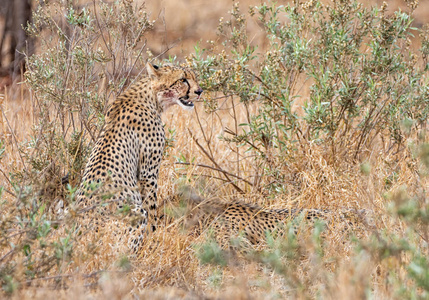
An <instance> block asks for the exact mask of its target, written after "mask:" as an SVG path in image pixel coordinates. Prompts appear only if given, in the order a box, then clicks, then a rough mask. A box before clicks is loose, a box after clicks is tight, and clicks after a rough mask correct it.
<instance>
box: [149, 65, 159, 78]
mask: <svg viewBox="0 0 429 300" xmlns="http://www.w3.org/2000/svg"><path fill="white" fill-rule="evenodd" d="M146 69H147V73H148V74H149V77H150V78H158V77H159V75H160V74H159V67H158V66H156V65H152V64H151V63H147V64H146Z"/></svg>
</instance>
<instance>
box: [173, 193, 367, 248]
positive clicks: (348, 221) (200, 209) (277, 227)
mask: <svg viewBox="0 0 429 300" xmlns="http://www.w3.org/2000/svg"><path fill="white" fill-rule="evenodd" d="M180 196H181V197H182V198H183V199H184V200H185V201H186V202H187V203H188V204H189V205H190V207H191V210H190V211H191V213H190V214H191V215H192V217H190V218H188V219H190V220H191V225H193V224H192V223H194V222H195V220H196V222H197V223H199V226H200V228H201V229H203V230H205V229H207V228H213V229H214V230H215V234H216V235H220V236H223V237H225V236H226V237H227V240H229V237H231V236H232V235H237V234H241V233H244V235H245V237H246V238H247V239H248V240H249V241H250V242H251V243H252V244H259V243H260V242H263V241H265V239H266V234H267V233H273V232H275V231H277V232H279V231H280V233H281V231H282V230H283V229H285V228H287V225H288V223H290V222H292V223H294V221H296V219H301V220H302V221H307V222H310V223H314V222H315V221H316V220H320V221H322V222H325V224H326V225H327V226H328V228H331V229H332V228H335V229H336V230H341V231H353V232H354V233H357V232H358V231H362V230H361V229H363V228H369V227H371V226H373V220H372V214H371V212H370V211H368V210H365V209H361V210H357V209H339V210H338V211H332V210H328V209H293V208H292V209H272V210H266V209H262V208H261V207H258V206H256V205H249V204H246V203H244V202H241V201H234V202H231V203H229V202H224V201H222V200H220V199H218V198H210V199H204V198H202V197H201V196H199V195H198V194H197V193H195V191H193V190H192V189H190V188H189V187H184V188H182V189H181V191H180ZM299 223H300V222H295V224H293V230H294V233H295V234H298V233H299V229H300V226H299ZM188 225H189V224H188Z"/></svg>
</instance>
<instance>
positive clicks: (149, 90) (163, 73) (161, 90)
mask: <svg viewBox="0 0 429 300" xmlns="http://www.w3.org/2000/svg"><path fill="white" fill-rule="evenodd" d="M147 72H148V76H147V77H145V78H143V79H142V80H141V81H139V82H138V83H136V84H134V85H132V86H130V87H129V88H128V90H127V91H126V92H124V93H123V94H121V95H119V96H118V97H117V98H116V100H115V101H114V102H113V104H112V105H111V107H110V108H109V109H108V112H107V114H106V117H105V125H104V128H103V130H102V131H101V133H100V135H99V137H98V140H97V142H96V144H95V146H94V148H93V149H92V152H91V155H90V157H89V160H88V162H87V165H86V168H85V171H84V174H83V178H82V182H81V184H80V187H79V189H78V191H77V196H76V203H77V205H78V207H79V208H80V209H81V212H82V214H83V217H82V218H83V219H85V220H86V222H85V224H87V225H85V226H86V227H87V229H89V230H95V231H96V232H98V230H99V228H100V227H103V226H104V223H105V221H106V218H108V217H109V216H112V215H113V214H116V215H117V214H118V212H119V213H121V212H122V213H123V215H126V217H124V218H127V219H126V222H127V225H126V226H127V230H128V232H127V233H126V236H127V238H128V241H127V243H128V247H129V248H130V249H131V250H132V251H134V252H135V251H137V250H138V247H139V245H140V244H141V242H142V240H143V236H144V234H145V233H146V232H147V230H149V231H153V230H155V226H156V223H157V219H158V215H157V181H158V173H159V167H160V162H161V158H162V155H163V151H164V145H165V135H164V127H163V124H162V121H161V114H162V112H163V111H165V110H166V109H167V108H169V107H170V106H172V105H175V104H177V105H179V106H180V107H182V108H183V109H185V110H191V109H193V107H194V102H195V101H196V100H198V99H199V98H200V96H201V94H202V92H203V90H202V89H201V87H200V86H199V85H198V83H197V79H196V76H195V73H194V72H193V71H192V70H190V69H186V68H181V67H177V66H171V65H165V66H161V67H158V66H155V65H152V64H149V63H148V64H147ZM125 212H127V213H128V214H125ZM128 223H129V224H128ZM148 224H149V225H150V226H149V227H148ZM147 227H148V228H147Z"/></svg>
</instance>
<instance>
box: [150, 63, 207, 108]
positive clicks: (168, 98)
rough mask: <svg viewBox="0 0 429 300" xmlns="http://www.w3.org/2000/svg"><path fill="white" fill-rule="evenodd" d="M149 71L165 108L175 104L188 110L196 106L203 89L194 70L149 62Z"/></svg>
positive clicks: (160, 101)
mask: <svg viewBox="0 0 429 300" xmlns="http://www.w3.org/2000/svg"><path fill="white" fill-rule="evenodd" d="M147 71H148V74H149V76H150V78H151V82H152V88H153V89H154V90H155V92H156V94H157V97H158V101H159V103H160V104H161V106H162V108H163V109H164V110H165V109H167V108H168V107H170V106H172V105H174V104H178V105H179V106H180V107H182V108H183V109H186V110H191V109H193V108H194V101H195V100H198V99H199V98H200V96H201V94H202V92H203V90H202V89H201V88H200V86H199V85H198V82H197V78H196V76H195V73H194V72H193V71H192V70H190V69H186V68H180V67H176V66H171V65H166V66H162V67H158V66H154V65H152V64H149V63H148V64H147Z"/></svg>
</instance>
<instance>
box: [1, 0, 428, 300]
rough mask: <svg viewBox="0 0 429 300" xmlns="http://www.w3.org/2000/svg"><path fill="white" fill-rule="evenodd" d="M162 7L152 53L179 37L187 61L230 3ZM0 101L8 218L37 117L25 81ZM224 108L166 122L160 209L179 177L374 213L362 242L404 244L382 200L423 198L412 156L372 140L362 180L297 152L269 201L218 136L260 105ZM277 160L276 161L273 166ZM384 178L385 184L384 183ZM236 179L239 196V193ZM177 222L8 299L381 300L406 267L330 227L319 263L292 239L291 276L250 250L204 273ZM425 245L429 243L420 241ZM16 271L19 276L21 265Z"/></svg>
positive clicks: (169, 116)
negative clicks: (376, 237)
mask: <svg viewBox="0 0 429 300" xmlns="http://www.w3.org/2000/svg"><path fill="white" fill-rule="evenodd" d="M247 2H249V3H247ZM247 2H246V3H242V5H243V6H247V5H248V4H256V3H254V2H255V1H247ZM160 3H161V4H160ZM160 3H158V2H155V1H153V2H151V3H148V10H150V11H153V12H154V13H157V12H158V11H162V13H161V14H160V17H161V18H164V19H165V21H166V22H165V24H167V25H166V26H168V27H166V28H157V29H156V30H155V34H156V37H158V36H162V38H161V40H162V43H160V44H159V45H155V43H154V45H153V46H151V47H150V48H151V50H152V51H153V52H154V54H158V53H162V52H163V51H164V50H165V48H166V47H168V46H170V45H172V44H174V43H175V42H176V41H178V40H179V39H183V40H182V41H180V42H178V44H179V45H178V46H175V47H174V48H173V49H172V50H171V51H170V52H169V53H171V54H176V55H178V56H179V57H183V56H184V55H186V54H187V53H188V52H189V51H190V48H191V45H195V43H196V41H198V40H200V39H203V41H202V42H205V41H206V40H209V39H212V38H214V36H213V32H214V29H215V28H216V26H217V24H218V19H219V17H220V16H222V15H224V12H225V11H226V10H227V8H226V7H229V3H230V2H229V1H227V0H224V1H217V2H216V3H215V4H213V5H208V3H207V2H204V1H195V4H192V5H191V7H192V10H186V11H184V13H180V12H181V9H182V8H183V7H185V6H186V7H189V4H188V2H187V1H165V2H160ZM164 8H165V10H163V9H164ZM418 18H419V19H418V22H420V21H419V20H420V18H422V19H423V17H418ZM190 20H191V21H190ZM165 29H166V30H165ZM250 30H251V31H253V34H254V36H255V38H257V37H258V31H257V24H252V25H251V26H250ZM153 39H155V38H154V37H153ZM158 42H159V40H158ZM3 95H4V97H3V98H2V97H0V107H1V115H0V140H2V141H4V143H5V155H4V157H3V158H2V159H1V166H0V171H1V173H2V174H0V186H3V187H5V189H6V192H5V193H4V195H3V199H4V200H6V201H9V202H10V205H9V206H8V205H6V206H5V207H6V211H5V212H2V213H3V214H7V213H13V211H14V207H13V205H14V203H15V202H14V200H13V199H14V197H13V196H12V194H14V193H15V191H14V189H13V186H12V185H11V181H10V180H11V177H10V175H9V174H10V173H19V172H20V171H21V170H23V169H26V168H29V166H28V163H27V162H26V159H25V158H24V157H22V156H21V152H20V151H19V148H20V147H26V144H27V143H28V141H29V140H30V139H31V135H32V132H31V128H32V127H33V126H34V125H35V124H36V123H37V116H36V115H35V113H34V107H35V106H36V99H34V98H33V97H32V94H31V93H30V92H29V91H28V90H27V89H26V87H25V85H23V84H21V85H19V84H14V85H12V86H11V87H10V88H8V89H7V90H5V91H4V92H3ZM0 96H1V94H0ZM219 103H221V104H220V106H219V109H218V110H217V111H216V113H211V114H208V113H206V112H205V111H204V108H203V105H202V104H196V108H195V110H194V111H193V112H185V111H182V110H179V108H178V107H173V108H172V109H170V110H169V111H167V112H166V113H165V114H164V116H163V121H164V123H165V126H166V129H174V130H175V131H176V135H175V140H174V146H173V147H172V148H170V149H168V153H167V155H166V157H165V159H164V161H163V162H162V166H161V171H160V177H159V193H158V195H159V196H158V197H159V201H160V202H161V204H162V205H161V206H162V207H161V209H164V208H165V209H167V208H169V207H171V206H178V203H177V199H176V197H175V194H176V189H177V184H178V182H183V181H185V182H187V183H189V184H190V185H192V186H194V187H195V188H196V189H198V190H199V191H200V192H201V193H202V194H204V195H205V196H207V197H209V196H213V195H214V196H216V197H219V198H222V199H223V200H225V201H231V200H234V199H239V200H240V201H243V202H246V203H255V204H258V205H260V206H263V207H265V208H285V207H300V208H327V209H330V210H333V211H335V210H338V209H341V208H357V209H368V210H371V211H372V213H373V215H375V216H376V218H375V220H374V221H375V229H371V228H368V232H367V233H364V234H363V236H362V240H363V241H364V242H363V244H364V245H366V244H369V240H368V237H369V236H370V235H371V234H372V233H373V232H375V233H376V234H380V232H382V231H384V230H386V229H388V231H389V232H390V233H395V234H398V235H401V236H402V235H405V234H406V231H407V226H406V224H404V223H403V222H400V221H398V219H397V218H394V217H392V216H391V214H389V213H388V212H387V208H386V207H387V206H388V205H387V204H388V203H389V202H394V201H395V200H397V199H400V196H398V195H400V193H401V190H402V189H403V188H404V187H408V190H407V193H408V194H409V195H417V194H421V193H423V194H425V192H424V191H423V192H422V190H421V189H422V188H424V189H426V188H427V187H428V182H427V177H421V176H419V173H421V171H422V170H421V169H420V167H419V165H418V164H417V163H416V160H415V158H413V157H412V153H411V151H410V150H407V149H405V150H402V151H399V152H397V153H395V154H392V152H389V153H390V154H389V155H384V153H385V151H383V149H385V148H386V147H388V145H387V142H386V144H385V142H383V141H382V140H377V141H375V142H374V143H373V145H372V147H371V148H369V149H367V152H366V154H365V160H366V162H367V163H368V164H369V165H370V166H371V168H370V170H369V171H368V172H362V171H361V166H360V165H359V164H351V163H350V162H349V161H347V160H343V161H342V160H341V159H340V160H339V161H338V163H336V164H332V163H331V161H330V156H329V155H327V153H326V150H325V148H324V147H323V145H318V144H315V143H307V144H303V145H300V147H301V149H302V151H301V152H300V153H301V154H300V157H295V158H294V160H291V161H289V162H288V164H286V165H282V166H281V167H282V168H283V169H281V170H279V171H280V172H282V173H283V174H285V176H286V182H287V183H288V185H287V186H285V187H284V192H283V193H281V194H279V196H276V197H271V196H270V195H269V194H268V193H267V192H266V191H264V190H261V189H259V188H258V187H259V186H263V185H264V183H265V184H267V182H262V183H261V181H263V180H265V179H264V178H262V179H261V178H257V177H251V175H254V171H255V170H254V166H253V164H252V159H251V157H250V158H249V157H247V158H246V159H242V160H240V161H239V162H237V157H246V155H247V154H246V153H245V152H244V150H243V149H242V148H240V149H238V148H234V147H231V145H230V144H229V143H226V142H225V141H223V140H221V139H219V138H218V137H219V136H220V135H222V134H223V133H224V132H225V130H226V129H227V128H236V126H237V123H238V124H239V123H242V122H244V121H245V120H246V118H247V114H246V109H247V110H249V111H250V112H253V113H255V112H256V111H257V104H253V106H251V107H248V108H246V109H245V108H244V105H243V104H241V103H239V102H238V100H236V99H234V100H231V99H230V98H227V99H221V100H220V101H219ZM167 132H168V130H167ZM418 139H419V135H418V133H415V134H412V135H410V136H408V140H407V144H412V143H416V142H417V141H418ZM199 145H202V147H203V148H205V149H208V148H210V149H212V153H213V158H214V160H215V161H216V162H217V163H218V164H219V167H220V168H222V169H224V170H228V172H233V173H234V174H236V175H237V177H239V178H242V179H246V180H248V181H250V182H252V183H255V184H254V186H252V185H249V184H246V183H244V181H243V180H240V179H237V178H235V179H233V180H231V181H228V180H227V179H226V178H225V177H224V176H223V174H222V172H219V171H217V170H213V169H210V168H207V167H205V166H212V165H213V164H212V161H211V160H210V159H209V158H208V157H207V155H206V154H205V153H204V152H203V151H202V149H201V147H200V146H199ZM237 153H238V154H237ZM381 154H382V155H381ZM237 155H238V156H237ZM180 157H183V158H186V161H187V162H194V165H190V166H189V165H181V164H178V159H177V158H180ZM272 159H273V162H274V164H275V159H276V158H275V157H273V158H272ZM393 177H394V180H393V179H392V178H393ZM391 179H392V180H391ZM387 181H389V184H386V182H387ZM231 182H233V183H234V184H235V185H237V187H239V188H240V189H241V190H243V191H244V193H243V194H240V193H238V192H237V190H236V189H235V188H234V187H233V186H232V184H231ZM256 183H258V184H256ZM397 201H400V200H397ZM182 221H183V220H182V219H181V218H176V219H172V220H167V221H166V224H163V226H161V228H160V230H158V231H156V232H155V233H154V234H152V235H151V236H150V237H149V238H148V239H147V241H146V242H145V244H144V245H143V247H142V249H141V251H140V252H139V254H138V256H137V257H134V258H131V261H130V263H128V260H127V259H124V255H125V254H124V253H125V250H124V249H123V248H122V247H121V245H118V244H117V241H116V240H115V239H114V238H113V237H112V235H111V234H109V232H101V234H99V235H95V234H94V235H87V236H86V237H85V239H82V240H81V243H79V244H76V245H75V248H74V252H75V254H76V255H75V257H74V259H73V260H72V261H71V262H70V264H69V265H68V267H67V270H60V269H56V268H54V269H52V270H51V271H50V272H48V273H47V274H46V276H45V277H42V278H38V279H34V280H33V281H31V282H28V281H26V280H24V279H23V281H22V282H20V283H19V284H20V285H21V287H23V288H21V289H19V290H18V291H16V292H15V293H14V294H13V295H12V296H11V297H12V299H54V298H55V299H69V298H76V299H105V298H109V299H129V298H136V297H137V298H141V299H145V298H151V299H178V298H182V299H203V298H208V299H211V298H213V299H214V298H220V299H250V298H252V299H273V298H276V297H280V298H283V297H291V298H307V297H309V296H312V297H321V298H327V299H357V298H359V299H364V298H365V297H366V296H367V292H368V290H372V293H373V295H374V296H375V297H376V298H377V299H391V298H392V297H393V296H397V295H394V292H395V291H394V290H392V289H391V285H388V284H387V281H388V276H389V272H390V270H392V269H394V270H396V271H398V275H397V276H396V277H395V278H397V279H398V280H400V279H401V278H403V277H404V275H403V274H404V273H405V272H406V270H404V268H403V267H402V266H401V264H400V261H401V260H407V259H408V258H407V257H392V258H390V259H388V260H379V259H378V258H377V257H375V255H374V253H372V252H370V251H366V252H365V251H363V252H361V253H360V254H359V255H355V250H354V249H355V244H353V243H352V242H350V241H348V239H347V236H345V234H344V233H343V232H340V231H335V230H334V231H331V232H329V233H328V234H327V237H326V239H325V240H324V245H325V246H324V250H323V251H324V258H323V260H322V261H320V260H321V258H320V257H317V256H316V255H315V254H314V253H316V252H317V249H316V248H315V245H314V243H313V242H312V240H311V237H307V238H302V240H300V241H299V257H298V258H297V259H296V260H295V262H294V263H295V265H293V267H292V269H293V270H294V273H293V274H290V276H291V278H289V279H287V278H285V277H284V276H282V275H279V274H277V273H276V272H275V271H274V270H273V269H272V268H269V267H267V265H266V264H263V263H260V262H259V261H257V260H256V259H249V257H248V256H247V254H246V253H244V252H240V251H238V252H234V251H231V253H232V254H233V255H235V256H234V257H233V258H232V259H231V260H232V261H233V263H230V264H228V265H227V266H226V267H220V266H213V265H210V264H208V265H203V264H202V263H201V260H200V259H199V258H198V255H197V252H198V250H197V249H198V247H197V246H196V245H201V244H203V243H205V242H206V240H207V235H206V234H202V235H199V234H197V232H196V231H193V230H192V229H191V230H190V231H187V230H185V229H184V227H183V222H182ZM119 230H120V229H119ZM107 231H109V229H107ZM59 234H60V233H59V232H58V233H56V235H57V236H54V237H53V238H54V239H55V238H57V237H58V235H59ZM422 244H425V245H426V246H427V243H426V242H425V241H422ZM368 247H369V246H368ZM9 249H10V248H9V247H5V248H3V249H0V259H1V258H2V257H3V256H4V255H7V252H8V251H9ZM257 250H258V251H259V250H261V249H257ZM326 258H329V259H326ZM21 264H22V261H21ZM128 264H129V266H128ZM17 269H18V272H19V270H20V267H18V268H17ZM22 269H23V267H22ZM21 272H23V270H21ZM18 277H19V276H18ZM21 278H25V276H22V277H21Z"/></svg>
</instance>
